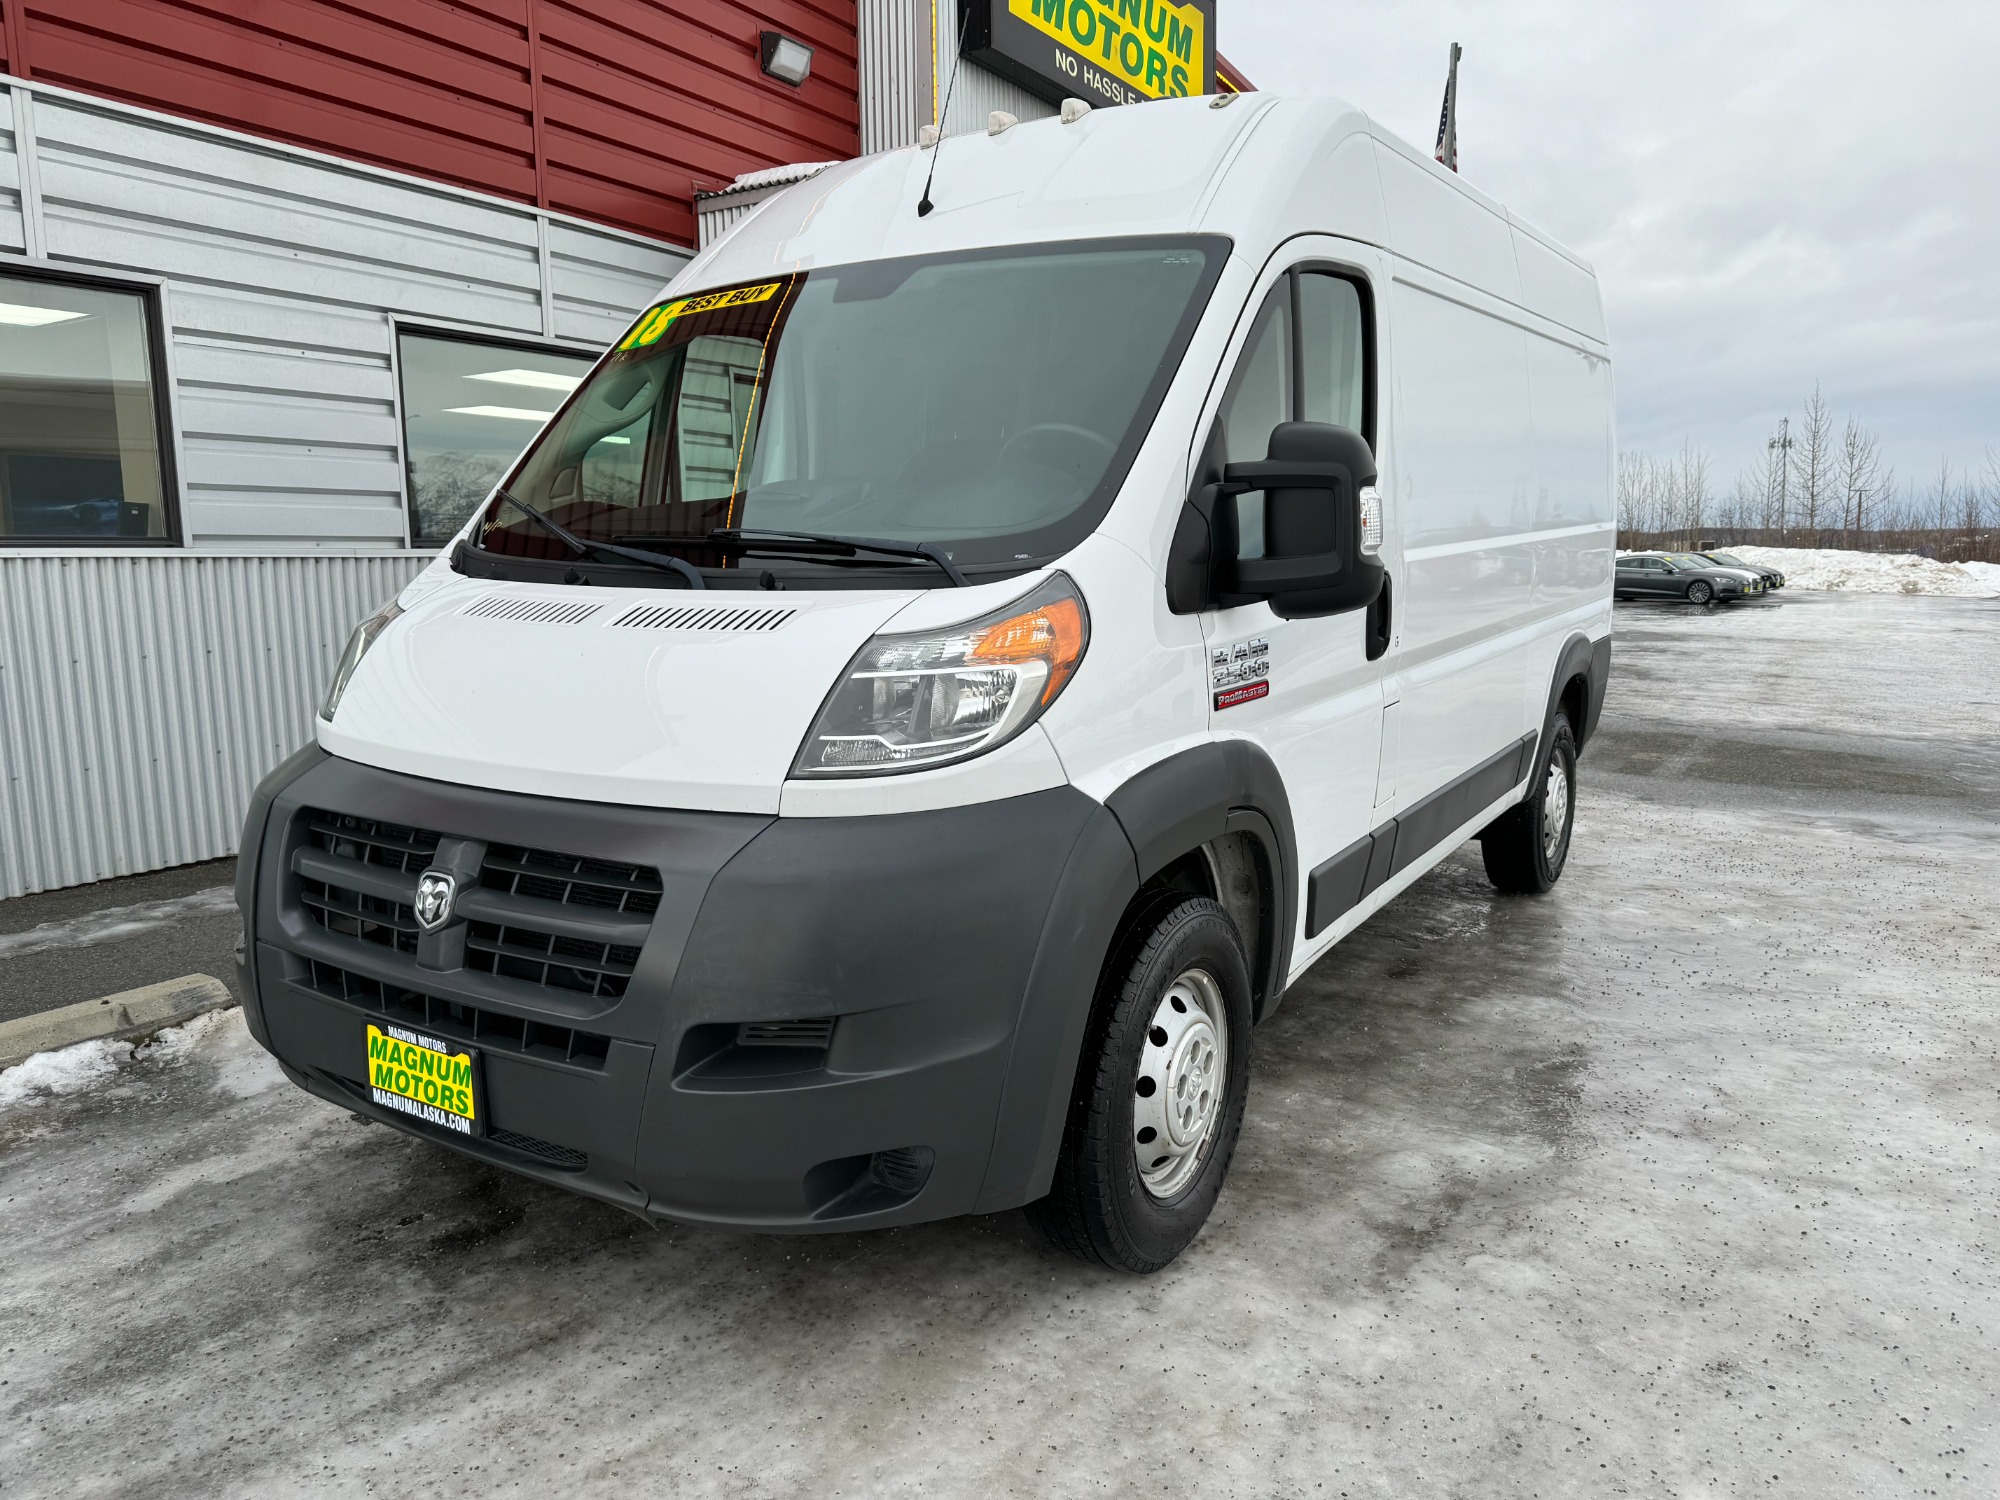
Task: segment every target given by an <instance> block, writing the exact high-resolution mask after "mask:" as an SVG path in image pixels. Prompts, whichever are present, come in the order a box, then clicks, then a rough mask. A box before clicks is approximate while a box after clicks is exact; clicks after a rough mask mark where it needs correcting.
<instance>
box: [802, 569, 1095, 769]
mask: <svg viewBox="0 0 2000 1500" xmlns="http://www.w3.org/2000/svg"><path fill="white" fill-rule="evenodd" d="M1089 642H1090V616H1089V614H1088V613H1087V612H1086V611H1085V610H1084V607H1083V599H1082V596H1080V595H1079V594H1078V593H1077V591H1076V586H1075V585H1074V584H1072V583H1071V582H1070V581H1069V579H1068V578H1066V577H1064V576H1063V575H1062V574H1060V573H1058V574H1056V575H1055V576H1054V577H1052V578H1050V579H1049V580H1048V581H1047V582H1046V583H1044V584H1042V585H1041V586H1040V587H1039V588H1037V589H1036V590H1035V591H1034V592H1033V593H1031V594H1029V595H1028V596H1027V597H1026V598H1024V599H1021V600H1019V601H1017V602H1016V603H1013V604H1010V605H1007V606H1006V607H1005V608H1004V609H1001V610H998V611H996V612H994V613H993V614H990V615H987V616H984V617H983V618H981V619H977V620H971V621H968V622H967V623H966V624H963V625H953V626H950V627H949V628H947V629H944V630H933V631H925V632H923V633H922V634H918V635H878V636H876V637H875V639H873V640H872V641H870V642H869V643H868V644H867V645H865V646H863V647H862V648H861V651H860V653H859V654H858V655H856V656H855V658H854V660H853V661H852V662H851V663H849V664H848V668H847V671H846V673H845V674H844V675H843V676H842V678H841V680H840V683H839V684H838V685H837V686H836V687H835V688H834V690H833V691H832V692H831V693H830V694H828V695H827V700H826V702H825V704H824V705H822V707H821V708H820V711H819V718H818V719H817V720H815V721H814V723H813V727H812V730H811V732H810V733H809V734H807V735H806V742H805V744H804V745H802V746H801V747H800V749H799V757H798V761H797V763H796V764H795V765H794V766H793V767H792V774H793V775H794V776H878V775H882V774H884V773H887V772H893V771H920V770H923V769H924V768H925V767H927V766H941V765H947V764H949V763H950V762H952V761H956V760H965V759H967V758H968V757H970V756H974V755H981V754H984V753H985V752H986V751H988V750H991V749H994V748H995V747H997V746H999V745H1004V744H1005V743H1006V742H1007V741H1008V740H1011V739H1012V738H1013V737H1014V736H1015V735H1017V734H1019V733H1020V732H1021V731H1022V730H1024V729H1026V728H1027V727H1028V726H1029V725H1030V724H1032V723H1034V722H1035V720H1036V719H1038V718H1040V717H1041V715H1042V712H1043V710H1044V709H1046V708H1047V707H1048V706H1049V705H1050V704H1051V703H1053V702H1055V701H1056V696H1057V694H1059V693H1061V692H1062V690H1063V687H1064V685H1065V684H1066V683H1068V681H1069V680H1070V677H1071V676H1072V675H1073V674H1074V673H1075V671H1076V667H1077V663H1078V662H1080V661H1082V660H1083V651H1084V647H1085V646H1086V645H1088V644H1089Z"/></svg>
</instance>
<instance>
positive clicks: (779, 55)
mask: <svg viewBox="0 0 2000 1500" xmlns="http://www.w3.org/2000/svg"><path fill="white" fill-rule="evenodd" d="M757 43H758V53H759V55H760V58H761V60H762V64H763V68H764V71H765V72H766V73H769V74H770V75H771V76H772V77H773V78H776V79H779V80H781V81H783V82H785V83H789V84H790V85H792V87H793V88H797V87H798V86H799V85H800V84H802V83H804V82H805V81H806V75H807V74H808V73H810V72H812V65H813V49H812V48H810V47H808V46H807V45H806V44H805V43H804V42H800V41H794V40H793V39H792V38H791V37H788V36H786V35H785V34H784V33H783V32H782V31H764V32H759V33H758V36H757Z"/></svg>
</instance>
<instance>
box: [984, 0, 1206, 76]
mask: <svg viewBox="0 0 2000 1500" xmlns="http://www.w3.org/2000/svg"><path fill="white" fill-rule="evenodd" d="M1007 9H1008V10H1009V11H1010V12H1011V13H1012V14H1013V15H1014V16H1015V17H1017V18H1018V19H1020V20H1022V21H1025V22H1026V23H1027V24H1028V25H1029V26H1031V27H1033V28H1034V29H1035V30H1036V31H1039V32H1041V33H1042V34H1043V35H1044V36H1047V37H1051V38H1053V39H1054V40H1055V41H1058V42H1060V43H1062V45H1063V46H1065V47H1067V48H1069V49H1071V50H1072V51H1074V52H1075V53H1076V54H1077V56H1078V57H1080V58H1082V59H1083V60H1084V61H1085V62H1087V63H1096V64H1098V65H1099V66H1100V67H1102V68H1103V69H1104V71H1105V72H1106V73H1108V74H1110V75H1111V77H1112V78H1114V79H1116V80H1117V81H1118V82H1120V83H1123V84H1124V85H1125V86H1126V87H1127V88H1129V89H1131V90H1133V91H1134V92H1135V93H1138V94H1141V95H1143V96H1144V97H1146V98H1148V99H1172V98H1179V97H1185V96H1186V95H1188V94H1189V93H1198V92H1200V91H1201V89H1202V87H1203V76H1202V75H1203V69H1204V65H1205V63H1206V60H1207V57H1208V52H1207V47H1206V42H1207V36H1206V28H1207V25H1208V17H1207V16H1206V15H1204V14H1203V13H1202V11H1201V10H1200V9H1199V8H1198V7H1196V6H1195V5H1192V4H1188V5H1177V4H1175V3H1174V0H1007Z"/></svg>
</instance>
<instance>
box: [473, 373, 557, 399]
mask: <svg viewBox="0 0 2000 1500" xmlns="http://www.w3.org/2000/svg"><path fill="white" fill-rule="evenodd" d="M465 378H466V379H467V380H490V381H493V382H494V383H495V384H496V385H526V386H532V387H534V388H535V389H536V390H538V391H561V392H562V393H563V394H564V395H565V396H567V395H568V394H569V393H570V392H571V391H573V390H575V389H576V388H577V387H578V386H580V385H582V384H583V377H582V376H581V375H559V374H557V373H556V372H555V371H553V370H488V371H486V372H485V373H484V374H482V375H468V376H466V377H465Z"/></svg>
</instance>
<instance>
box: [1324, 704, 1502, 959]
mask: <svg viewBox="0 0 2000 1500" xmlns="http://www.w3.org/2000/svg"><path fill="white" fill-rule="evenodd" d="M1536 739H1537V736H1535V735H1532V734H1524V735H1522V736H1521V738H1520V739H1518V740H1516V741H1515V742H1514V743H1513V744H1511V745H1509V746H1508V747H1507V748H1506V749H1505V750H1502V751H1500V752H1499V753H1498V754H1496V755H1491V756H1488V757H1487V758H1486V759H1485V760H1483V761H1481V762H1480V763H1479V764H1478V765H1476V766H1474V767H1473V768H1472V769H1471V770H1470V771H1467V772H1466V773H1465V774H1464V775H1462V776H1459V777H1457V778H1456V779H1454V780H1453V781H1451V782H1449V783H1447V784H1446V785H1444V786H1442V787H1440V788H1438V790H1437V791H1435V792H1432V793H1431V794H1430V796H1428V797H1426V798H1424V800H1423V801H1421V802H1419V803H1417V804H1416V805H1415V806H1414V807H1411V808H1410V809H1408V810H1407V811H1406V812H1404V813H1403V814H1402V815H1401V816H1400V817H1395V818H1391V819H1389V821H1388V822H1386V823H1384V824H1383V825H1382V826H1381V827H1380V828H1377V829H1376V830H1375V831H1374V832H1373V833H1369V834H1364V835H1363V836H1362V837H1360V838H1358V839H1356V840H1355V841H1354V842H1353V843H1351V844H1349V845H1348V846H1347V847H1346V848H1345V849H1343V850H1341V851H1340V853H1338V854H1336V855H1334V857H1333V858H1332V859H1329V860H1327V861H1326V863H1324V864H1322V865H1320V866H1319V867H1318V868H1316V869H1315V870H1314V871H1313V872H1312V875H1311V877H1310V878H1309V879H1308V880H1307V882H1306V936H1307V937H1309V938H1312V937H1318V936H1319V935H1320V934H1321V933H1322V932H1324V931H1326V929H1327V928H1329V927H1331V926H1332V925H1333V924H1334V923H1335V922H1337V921H1338V920H1340V918H1341V917H1342V916H1343V915H1345V914H1346V913H1347V912H1349V911H1351V910H1352V909H1353V908H1354V907H1356V906H1358V905H1359V904H1360V903H1361V902H1362V901H1365V900H1366V899H1367V898H1368V897H1369V896H1371V895H1373V894H1374V893H1375V891H1376V890H1377V889H1378V888H1379V887H1380V886H1381V885H1382V883H1383V882H1384V881H1386V880H1388V879H1390V878H1391V877H1392V876H1396V875H1400V874H1402V873H1403V871H1405V870H1407V869H1409V868H1410V866H1411V865H1414V864H1416V863H1418V862H1419V861H1420V860H1422V859H1424V858H1425V857H1426V856H1428V855H1430V854H1431V853H1433V852H1434V851H1435V850H1436V848H1437V846H1438V845H1439V844H1441V843H1443V842H1444V840H1446V839H1447V838H1449V837H1450V836H1451V834H1452V831H1453V830H1454V829H1457V828H1461V827H1463V826H1464V825H1465V824H1466V823H1467V822H1468V821H1469V820H1470V819H1472V818H1473V817H1475V816H1476V815H1477V814H1478V813H1479V812H1480V811H1481V810H1482V809H1484V808H1488V807H1491V806H1492V805H1493V804H1494V803H1495V802H1497V801H1499V800H1500V799H1501V798H1502V797H1504V796H1506V795H1507V793H1508V792H1510V791H1512V790H1513V789H1514V788H1515V787H1517V786H1519V785H1520V784H1521V783H1522V782H1523V781H1525V780H1526V779H1527V777H1528V772H1529V770H1530V768H1531V767H1532V766H1533V765H1534V763H1535V762H1534V754H1535V742H1536Z"/></svg>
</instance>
